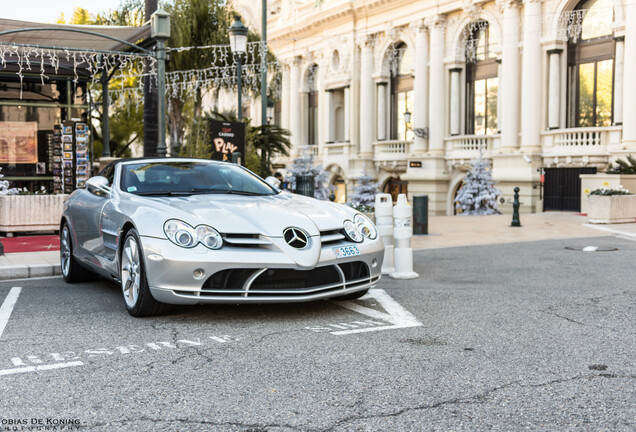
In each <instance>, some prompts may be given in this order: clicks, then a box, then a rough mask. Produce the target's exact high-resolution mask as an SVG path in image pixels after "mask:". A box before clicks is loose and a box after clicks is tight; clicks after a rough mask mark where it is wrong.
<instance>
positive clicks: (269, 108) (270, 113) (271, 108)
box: [267, 98, 274, 124]
mask: <svg viewBox="0 0 636 432" xmlns="http://www.w3.org/2000/svg"><path fill="white" fill-rule="evenodd" d="M273 118H274V101H273V100H271V99H270V98H267V124H269V122H271V121H272V119H273Z"/></svg>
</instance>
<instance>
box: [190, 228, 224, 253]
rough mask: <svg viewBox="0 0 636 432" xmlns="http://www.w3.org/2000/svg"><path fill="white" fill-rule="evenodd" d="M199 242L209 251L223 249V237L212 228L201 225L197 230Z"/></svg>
mask: <svg viewBox="0 0 636 432" xmlns="http://www.w3.org/2000/svg"><path fill="white" fill-rule="evenodd" d="M196 232H197V236H198V237H199V241H200V242H201V243H202V244H203V246H205V247H206V248H208V249H221V246H223V237H221V234H219V232H218V231H217V230H215V229H214V228H212V227H211V226H207V225H199V226H197V228H196Z"/></svg>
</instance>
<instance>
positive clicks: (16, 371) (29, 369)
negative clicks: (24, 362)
mask: <svg viewBox="0 0 636 432" xmlns="http://www.w3.org/2000/svg"><path fill="white" fill-rule="evenodd" d="M83 364H84V363H82V362H81V361H75V362H68V363H53V364H47V365H42V366H27V367H21V368H14V369H3V370H0V376H2V375H15V374H19V373H26V372H37V371H45V370H51V369H63V368H68V367H74V366H82V365H83Z"/></svg>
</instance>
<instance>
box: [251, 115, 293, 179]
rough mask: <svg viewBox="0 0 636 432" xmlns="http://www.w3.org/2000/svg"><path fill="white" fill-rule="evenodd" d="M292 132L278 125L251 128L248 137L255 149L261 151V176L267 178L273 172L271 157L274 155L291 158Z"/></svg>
mask: <svg viewBox="0 0 636 432" xmlns="http://www.w3.org/2000/svg"><path fill="white" fill-rule="evenodd" d="M290 135H291V132H289V130H287V129H284V128H282V127H280V126H278V125H271V124H264V125H260V126H254V127H250V131H249V132H248V136H249V137H250V138H251V143H252V145H253V146H254V148H255V149H257V150H260V151H261V166H260V169H259V174H260V176H261V177H267V176H269V175H271V174H272V172H271V169H270V167H271V157H272V154H273V153H278V154H281V155H283V156H289V149H290V147H291V142H290V141H289V136H290Z"/></svg>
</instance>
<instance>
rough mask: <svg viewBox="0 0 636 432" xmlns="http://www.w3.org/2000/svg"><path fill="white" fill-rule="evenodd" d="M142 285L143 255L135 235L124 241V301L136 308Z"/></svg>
mask: <svg viewBox="0 0 636 432" xmlns="http://www.w3.org/2000/svg"><path fill="white" fill-rule="evenodd" d="M140 286H141V256H140V251H139V245H138V244H137V241H136V240H135V238H134V237H133V236H129V237H128V238H127V239H126V243H124V250H123V252H122V254H121V288H122V291H123V293H124V301H125V302H126V305H127V306H128V307H129V308H134V307H135V305H136V304H137V299H138V298H139V289H140Z"/></svg>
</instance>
